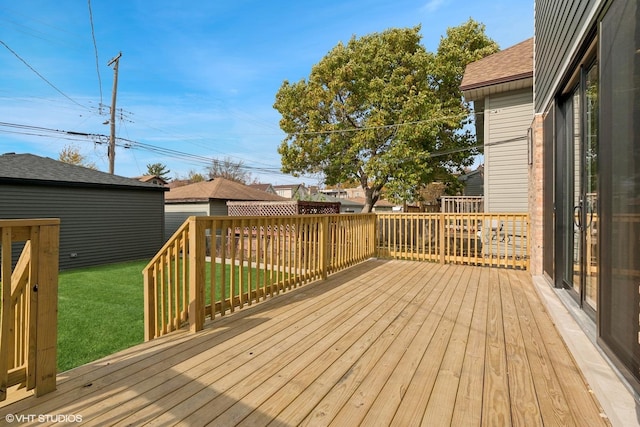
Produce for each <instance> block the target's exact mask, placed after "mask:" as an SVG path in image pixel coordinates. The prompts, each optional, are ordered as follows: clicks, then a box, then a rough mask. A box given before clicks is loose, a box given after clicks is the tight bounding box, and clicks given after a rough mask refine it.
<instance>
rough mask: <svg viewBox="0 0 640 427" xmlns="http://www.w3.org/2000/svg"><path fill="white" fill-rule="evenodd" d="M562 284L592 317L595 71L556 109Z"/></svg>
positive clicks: (595, 263)
mask: <svg viewBox="0 0 640 427" xmlns="http://www.w3.org/2000/svg"><path fill="white" fill-rule="evenodd" d="M561 109H562V115H563V122H562V129H560V131H561V133H562V135H561V139H560V142H561V143H560V145H559V148H560V149H561V150H562V153H560V156H559V158H560V159H562V162H563V164H562V165H561V170H562V171H563V173H562V185H561V194H560V199H561V201H562V216H561V221H562V223H561V230H562V233H561V236H562V248H563V254H562V255H563V256H562V259H563V262H562V282H563V285H564V286H565V287H567V288H569V289H571V290H572V292H573V295H574V296H575V297H576V299H577V300H578V301H579V304H580V306H581V307H583V308H586V309H587V311H588V312H589V314H591V315H592V316H595V312H596V310H597V301H598V298H597V294H598V245H597V242H598V113H597V112H598V66H597V64H596V63H593V64H591V65H590V67H589V68H585V69H583V70H581V76H580V79H579V81H578V83H577V85H576V86H575V88H574V89H573V90H572V91H571V92H570V93H569V95H568V96H567V97H566V98H565V99H564V101H563V102H562V104H561Z"/></svg>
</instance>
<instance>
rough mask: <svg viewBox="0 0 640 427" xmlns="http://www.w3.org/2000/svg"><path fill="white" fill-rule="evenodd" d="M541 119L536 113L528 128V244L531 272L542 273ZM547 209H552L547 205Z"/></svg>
mask: <svg viewBox="0 0 640 427" xmlns="http://www.w3.org/2000/svg"><path fill="white" fill-rule="evenodd" d="M543 119H544V116H543V115H542V114H536V115H535V116H534V118H533V122H532V123H531V127H530V130H529V133H530V135H529V136H530V138H531V142H530V145H529V149H530V150H531V152H530V153H529V156H530V157H529V163H530V164H529V217H530V221H531V222H530V229H531V235H530V240H529V241H530V245H531V262H530V267H531V274H532V275H534V276H535V275H541V274H542V271H543V270H542V254H543V246H542V244H543V240H542V239H543V238H542V236H543V227H544V223H543V210H544V205H543V193H542V188H543V187H542V180H543V179H544V163H543V159H544V157H543V152H544V144H543ZM547 209H553V207H552V206H547Z"/></svg>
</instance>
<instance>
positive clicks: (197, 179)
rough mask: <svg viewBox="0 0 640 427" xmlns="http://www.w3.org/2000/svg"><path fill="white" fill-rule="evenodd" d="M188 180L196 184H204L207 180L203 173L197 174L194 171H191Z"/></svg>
mask: <svg viewBox="0 0 640 427" xmlns="http://www.w3.org/2000/svg"><path fill="white" fill-rule="evenodd" d="M187 179H188V180H189V182H191V183H194V182H202V181H204V180H205V179H206V178H205V177H204V175H202V174H201V173H199V172H196V171H194V170H190V171H189V174H188V175H187Z"/></svg>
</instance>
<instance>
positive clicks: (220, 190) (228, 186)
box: [165, 178, 289, 203]
mask: <svg viewBox="0 0 640 427" xmlns="http://www.w3.org/2000/svg"><path fill="white" fill-rule="evenodd" d="M211 199H219V200H239V201H251V200H258V201H269V200H272V201H278V200H289V199H286V198H284V197H280V196H278V195H275V194H272V193H267V192H266V191H262V190H257V189H255V188H251V187H249V186H247V185H244V184H240V183H238V182H235V181H231V180H228V179H225V178H215V179H213V180H211V181H201V182H196V183H195V184H189V185H185V186H182V187H176V188H172V189H171V191H169V192H168V193H167V194H166V196H165V201H166V202H167V203H177V202H185V201H192V202H196V201H208V200H211Z"/></svg>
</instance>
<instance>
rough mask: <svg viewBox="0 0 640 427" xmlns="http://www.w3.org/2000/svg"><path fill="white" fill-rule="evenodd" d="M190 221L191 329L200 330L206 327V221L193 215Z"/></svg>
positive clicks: (192, 330)
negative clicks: (199, 219)
mask: <svg viewBox="0 0 640 427" xmlns="http://www.w3.org/2000/svg"><path fill="white" fill-rule="evenodd" d="M188 221H189V258H188V260H189V261H188V262H189V266H188V268H189V330H190V331H191V332H198V331H200V330H202V328H203V327H204V314H205V313H204V299H205V293H204V282H205V257H206V250H205V249H206V248H205V246H206V237H205V222H204V221H198V220H197V217H195V216H191V217H189V219H188Z"/></svg>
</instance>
